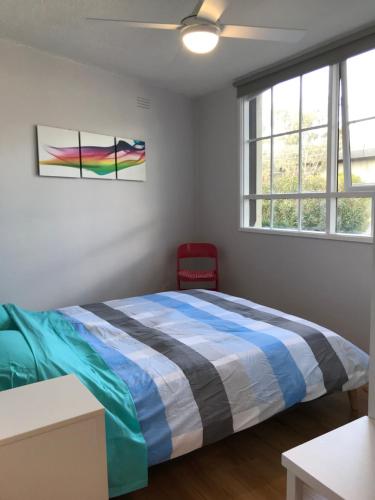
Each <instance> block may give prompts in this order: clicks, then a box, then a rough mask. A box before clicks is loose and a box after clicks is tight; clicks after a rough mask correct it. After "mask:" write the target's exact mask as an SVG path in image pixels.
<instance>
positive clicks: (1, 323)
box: [0, 304, 17, 331]
mask: <svg viewBox="0 0 375 500" xmlns="http://www.w3.org/2000/svg"><path fill="white" fill-rule="evenodd" d="M15 328H17V325H16V324H15V323H14V321H13V320H12V319H11V317H10V316H9V314H8V313H7V311H6V309H5V307H4V306H2V305H1V304H0V331H1V330H13V329H15Z"/></svg>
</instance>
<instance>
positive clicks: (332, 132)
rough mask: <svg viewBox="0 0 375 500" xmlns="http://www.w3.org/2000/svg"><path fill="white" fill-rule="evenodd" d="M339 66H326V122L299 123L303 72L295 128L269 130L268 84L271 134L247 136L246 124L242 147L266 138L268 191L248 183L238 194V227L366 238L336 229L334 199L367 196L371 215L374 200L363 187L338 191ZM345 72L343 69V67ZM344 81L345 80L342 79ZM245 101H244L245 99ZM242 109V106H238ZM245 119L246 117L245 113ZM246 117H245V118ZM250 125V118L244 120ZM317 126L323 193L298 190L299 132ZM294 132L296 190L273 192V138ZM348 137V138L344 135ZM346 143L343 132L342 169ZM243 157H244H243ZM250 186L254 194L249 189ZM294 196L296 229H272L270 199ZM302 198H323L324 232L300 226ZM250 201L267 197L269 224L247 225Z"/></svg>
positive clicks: (299, 164)
mask: <svg viewBox="0 0 375 500" xmlns="http://www.w3.org/2000/svg"><path fill="white" fill-rule="evenodd" d="M342 71H343V67H342V66H341V68H340V65H338V64H337V65H333V66H331V67H330V69H329V93H328V116H327V123H325V124H319V125H314V126H311V127H304V128H303V127H302V124H303V101H302V99H303V95H302V94H303V85H302V78H303V75H302V76H300V77H299V128H298V129H295V130H291V131H287V132H282V133H277V134H274V133H273V129H274V123H273V122H274V113H273V110H274V96H273V87H271V89H270V90H271V123H270V127H271V134H270V135H268V136H260V137H251V136H250V127H248V129H247V130H248V134H247V135H246V136H245V141H244V146H245V147H247V148H249V147H250V144H251V143H255V144H256V143H258V142H259V141H264V140H267V139H268V140H270V192H269V193H264V194H263V193H262V194H257V193H256V186H255V187H253V186H249V194H243V195H242V201H241V206H242V208H241V215H242V217H241V220H242V223H241V227H242V228H244V229H249V230H256V231H259V230H261V231H262V230H263V231H265V232H277V233H280V232H284V233H296V234H300V235H309V236H313V235H317V236H318V237H319V236H339V237H341V236H342V237H344V238H345V239H349V240H350V239H352V240H356V239H359V240H369V239H370V237H369V235H357V234H349V233H348V234H346V233H338V232H337V231H336V224H337V217H336V215H337V214H336V212H337V202H338V200H339V199H341V198H371V199H372V210H371V214H372V217H373V216H374V203H373V193H371V192H369V191H367V190H365V189H364V190H362V191H361V190H356V192H355V193H353V192H350V191H349V190H345V191H338V184H337V182H338V177H337V170H338V135H339V127H338V123H339V103H340V92H339V89H340V76H341V75H342ZM344 71H345V69H344ZM345 83H346V82H345ZM252 99H255V100H256V96H254V97H252V98H251V99H249V100H252ZM342 99H343V101H344V100H345V99H347V94H346V93H345V90H344V89H343V96H342ZM249 100H248V102H249ZM344 108H345V110H346V111H347V105H346V104H343V106H342V113H343V117H342V118H343V120H342V121H343V129H344V128H345V127H344V122H345V119H346V115H344ZM242 109H243V110H244V109H245V108H244V106H242ZM248 118H249V116H248ZM373 118H375V117H366V118H364V119H357V120H353V121H351V122H348V121H346V123H347V124H351V123H354V122H362V121H368V120H370V119H373ZM245 119H246V117H245ZM248 123H249V124H250V121H248ZM318 129H326V130H327V170H326V192H316V191H313V192H302V134H303V133H304V132H309V131H314V130H318ZM345 130H346V133H347V131H348V127H346V128H345ZM296 133H298V137H299V144H298V150H299V151H298V192H296V193H274V192H273V172H274V147H273V146H274V138H277V137H284V136H287V135H291V134H296ZM346 139H348V138H346ZM347 146H348V142H347V141H345V134H344V133H343V155H344V168H345V158H346V159H347V158H348V157H349V158H350V155H349V154H350V151H346V154H345V147H347ZM245 156H246V155H245ZM243 159H244V156H243ZM246 169H248V170H250V169H251V165H250V164H249V163H248V165H246V164H244V163H243V162H242V171H243V172H244V171H245V170H246ZM250 177H251V176H248V180H249V182H250ZM346 179H347V175H345V181H346ZM253 189H254V191H255V192H254V193H252V190H253ZM290 199H296V200H297V203H298V229H292V228H290V229H287V230H285V229H280V228H276V229H275V228H274V227H273V226H274V203H273V202H274V200H290ZM304 199H325V200H326V209H325V211H326V220H325V231H314V230H305V229H302V200H304ZM252 200H254V202H256V200H269V202H270V227H269V228H268V227H258V226H256V227H252V226H250V225H247V224H249V222H250V219H249V218H246V211H248V210H249V202H251V201H252Z"/></svg>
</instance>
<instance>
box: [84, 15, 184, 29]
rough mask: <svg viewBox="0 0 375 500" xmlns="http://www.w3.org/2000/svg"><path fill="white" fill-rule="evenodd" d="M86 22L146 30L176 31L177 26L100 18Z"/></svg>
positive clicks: (91, 18) (89, 19)
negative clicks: (119, 24)
mask: <svg viewBox="0 0 375 500" xmlns="http://www.w3.org/2000/svg"><path fill="white" fill-rule="evenodd" d="M86 20H87V21H109V22H112V23H122V24H124V25H125V26H127V27H129V28H148V29H152V30H177V29H178V28H179V27H180V25H179V24H165V23H142V22H138V21H128V20H127V19H108V18H101V17H86Z"/></svg>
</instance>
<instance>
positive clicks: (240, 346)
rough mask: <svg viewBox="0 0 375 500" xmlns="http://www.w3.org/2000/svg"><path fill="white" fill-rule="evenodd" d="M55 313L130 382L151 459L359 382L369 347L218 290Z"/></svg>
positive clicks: (167, 294)
mask: <svg viewBox="0 0 375 500" xmlns="http://www.w3.org/2000/svg"><path fill="white" fill-rule="evenodd" d="M60 312H61V313H63V314H64V315H65V316H66V317H68V318H69V320H70V321H71V322H73V324H74V325H75V327H76V329H77V331H79V333H80V335H81V336H83V338H84V339H85V340H86V341H87V342H88V343H89V344H90V345H91V347H92V348H93V349H94V350H95V351H96V352H98V353H99V354H100V355H101V357H102V358H103V359H104V361H105V362H106V363H107V365H108V366H109V368H110V369H111V370H113V371H114V372H115V373H116V374H117V375H118V376H119V377H120V378H121V379H122V380H123V381H125V382H126V384H127V385H128V387H129V390H130V393H131V395H132V397H133V400H134V403H135V407H136V410H137V415H138V419H139V422H140V425H141V429H142V432H143V435H144V438H145V441H146V445H147V449H148V460H149V464H150V465H153V464H157V463H160V462H163V461H165V460H168V459H170V458H173V457H177V456H179V455H182V454H184V453H187V452H190V451H192V450H194V449H196V448H199V447H201V446H203V445H205V444H209V443H212V442H214V441H217V440H219V439H221V438H223V437H225V436H228V435H229V434H232V433H234V432H238V431H240V430H242V429H246V428H247V427H250V426H252V425H254V424H256V423H258V422H260V421H262V420H264V419H266V418H268V417H270V416H271V415H274V414H275V413H277V412H280V411H281V410H284V409H285V408H288V407H290V406H292V405H294V404H296V403H299V402H302V401H309V400H312V399H315V398H318V397H320V396H322V395H324V394H327V393H329V392H332V391H335V390H344V391H345V390H350V389H354V388H357V387H359V386H361V385H363V384H365V383H366V382H367V371H368V356H367V354H365V353H364V352H363V351H361V350H360V349H358V348H357V347H355V346H354V345H353V344H351V343H350V342H348V341H346V340H345V339H343V338H342V337H340V336H339V335H336V334H335V333H333V332H331V331H329V330H327V329H326V328H323V327H321V326H318V325H316V324H314V323H311V322H309V321H305V320H303V319H301V318H298V317H295V316H291V315H288V314H284V313H282V312H280V311H276V310H274V309H270V308H268V307H265V306H261V305H258V304H255V303H253V302H250V301H248V300H245V299H240V298H236V297H232V296H229V295H226V294H223V293H219V292H212V291H207V290H189V291H184V292H164V293H157V294H152V295H145V296H142V297H133V298H128V299H122V300H111V301H108V302H104V303H98V304H89V305H85V306H74V307H67V308H64V309H61V310H60Z"/></svg>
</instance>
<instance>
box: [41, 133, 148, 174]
mask: <svg viewBox="0 0 375 500" xmlns="http://www.w3.org/2000/svg"><path fill="white" fill-rule="evenodd" d="M37 132H38V155H39V175H41V176H48V177H72V178H84V179H120V180H125V181H126V180H128V181H145V180H146V144H145V142H144V141H141V140H138V139H125V138H120V137H112V136H108V135H101V134H93V133H91V132H78V131H76V130H66V129H61V128H56V127H46V126H43V125H38V126H37Z"/></svg>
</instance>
